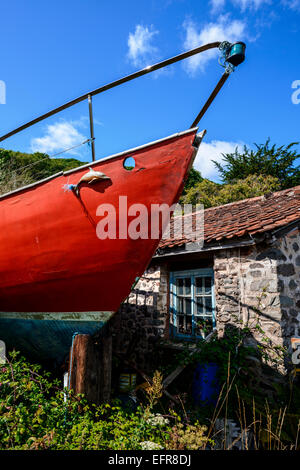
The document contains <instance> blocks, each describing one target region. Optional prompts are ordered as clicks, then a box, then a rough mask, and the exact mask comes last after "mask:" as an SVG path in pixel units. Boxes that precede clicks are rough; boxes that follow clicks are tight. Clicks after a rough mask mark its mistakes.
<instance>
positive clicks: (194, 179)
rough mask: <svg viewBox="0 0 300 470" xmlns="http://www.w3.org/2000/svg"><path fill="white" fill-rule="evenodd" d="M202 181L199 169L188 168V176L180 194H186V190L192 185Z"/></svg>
mask: <svg viewBox="0 0 300 470" xmlns="http://www.w3.org/2000/svg"><path fill="white" fill-rule="evenodd" d="M201 181H203V178H202V176H201V173H200V171H198V170H196V169H195V168H194V167H192V168H191V169H190V172H189V176H188V178H187V180H186V183H185V185H184V188H183V191H182V195H184V194H186V193H187V191H188V190H189V189H190V188H192V187H194V186H195V185H196V184H197V183H201Z"/></svg>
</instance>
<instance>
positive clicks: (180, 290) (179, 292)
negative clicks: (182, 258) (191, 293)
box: [176, 279, 183, 295]
mask: <svg viewBox="0 0 300 470" xmlns="http://www.w3.org/2000/svg"><path fill="white" fill-rule="evenodd" d="M176 288H177V289H176V291H177V295H183V279H176Z"/></svg>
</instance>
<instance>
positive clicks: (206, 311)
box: [205, 297, 212, 315]
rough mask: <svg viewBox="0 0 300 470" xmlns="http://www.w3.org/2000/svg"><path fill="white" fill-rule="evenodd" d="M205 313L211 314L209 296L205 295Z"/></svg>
mask: <svg viewBox="0 0 300 470" xmlns="http://www.w3.org/2000/svg"><path fill="white" fill-rule="evenodd" d="M205 313H206V315H212V302H211V297H205Z"/></svg>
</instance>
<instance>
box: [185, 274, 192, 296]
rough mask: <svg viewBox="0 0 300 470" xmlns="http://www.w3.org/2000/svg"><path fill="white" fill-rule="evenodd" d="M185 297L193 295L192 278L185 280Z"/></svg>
mask: <svg viewBox="0 0 300 470" xmlns="http://www.w3.org/2000/svg"><path fill="white" fill-rule="evenodd" d="M184 295H191V278H190V277H186V278H185V279H184Z"/></svg>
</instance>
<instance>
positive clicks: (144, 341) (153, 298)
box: [111, 266, 169, 371]
mask: <svg viewBox="0 0 300 470" xmlns="http://www.w3.org/2000/svg"><path fill="white" fill-rule="evenodd" d="M168 282H169V275H168V272H167V270H166V269H165V268H164V266H152V267H150V268H149V269H148V270H147V271H146V272H145V273H144V274H143V276H142V277H141V278H140V279H139V281H138V283H137V285H136V286H135V288H134V289H133V290H132V292H131V293H130V295H129V296H128V299H127V300H126V301H125V302H124V303H123V304H122V305H121V308H120V309H119V311H118V312H117V313H116V315H115V316H114V318H113V320H112V325H111V328H112V330H111V331H112V334H113V350H114V351H115V352H117V353H118V354H124V355H125V356H126V358H127V359H128V360H130V361H131V362H133V363H135V364H136V365H137V366H139V367H140V368H142V369H143V368H144V369H145V370H146V371H147V370H148V369H149V367H150V364H151V361H152V360H153V357H152V352H153V347H154V345H155V343H156V342H157V340H158V339H159V338H161V337H163V336H165V335H166V334H168V325H169V302H168Z"/></svg>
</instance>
